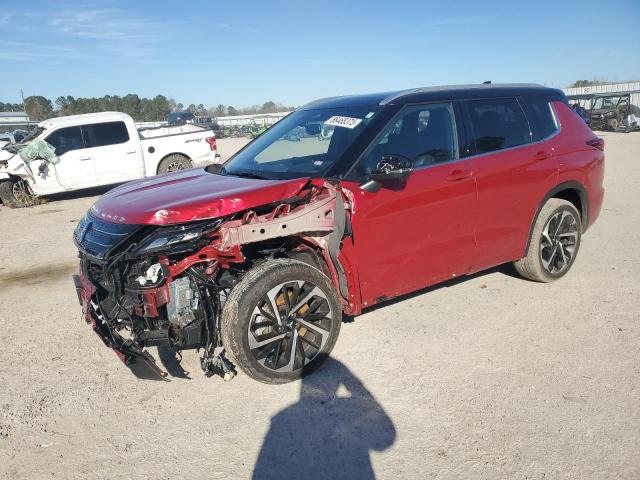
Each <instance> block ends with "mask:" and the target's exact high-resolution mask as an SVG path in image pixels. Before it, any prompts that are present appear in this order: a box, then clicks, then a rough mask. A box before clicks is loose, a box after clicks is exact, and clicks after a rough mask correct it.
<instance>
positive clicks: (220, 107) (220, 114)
mask: <svg viewBox="0 0 640 480" xmlns="http://www.w3.org/2000/svg"><path fill="white" fill-rule="evenodd" d="M226 111H227V109H226V107H225V106H224V105H222V104H219V105H218V106H217V107H216V109H215V115H216V117H224V114H225V113H226Z"/></svg>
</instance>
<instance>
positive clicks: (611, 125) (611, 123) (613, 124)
mask: <svg viewBox="0 0 640 480" xmlns="http://www.w3.org/2000/svg"><path fill="white" fill-rule="evenodd" d="M607 124H608V125H609V128H610V129H611V130H613V131H614V132H615V131H616V130H617V129H618V126H619V125H620V124H619V123H618V120H617V119H615V118H612V119H611V120H609V121H608V122H607Z"/></svg>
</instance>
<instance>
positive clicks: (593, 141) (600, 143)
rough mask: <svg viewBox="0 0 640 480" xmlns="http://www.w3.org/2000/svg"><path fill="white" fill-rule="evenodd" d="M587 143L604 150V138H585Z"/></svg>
mask: <svg viewBox="0 0 640 480" xmlns="http://www.w3.org/2000/svg"><path fill="white" fill-rule="evenodd" d="M587 145H589V146H590V147H593V148H597V149H598V150H602V151H603V152H604V138H601V137H594V138H592V139H591V140H587Z"/></svg>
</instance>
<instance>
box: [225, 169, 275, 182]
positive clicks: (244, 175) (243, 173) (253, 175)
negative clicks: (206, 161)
mask: <svg viewBox="0 0 640 480" xmlns="http://www.w3.org/2000/svg"><path fill="white" fill-rule="evenodd" d="M220 173H222V174H223V175H229V176H232V177H242V178H255V179H256V180H269V179H268V178H266V177H263V176H262V175H258V174H256V173H253V172H246V171H244V170H234V171H233V172H230V171H229V170H227V169H223V170H221V172H220Z"/></svg>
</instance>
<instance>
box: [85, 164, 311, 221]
mask: <svg viewBox="0 0 640 480" xmlns="http://www.w3.org/2000/svg"><path fill="white" fill-rule="evenodd" d="M308 180H309V179H308V178H298V179H295V180H256V179H251V178H240V177H232V176H223V175H215V174H211V173H208V172H206V171H205V170H204V169H192V170H185V171H182V172H176V173H170V174H167V175H160V176H157V177H152V178H146V179H144V180H137V181H134V182H130V183H126V184H124V185H122V186H120V187H117V188H115V189H113V190H111V191H109V192H107V193H105V194H104V195H103V196H102V197H100V198H99V199H98V201H97V202H96V203H95V204H94V205H93V206H92V207H91V209H92V210H93V212H94V214H96V215H98V216H99V217H100V218H104V219H105V220H108V221H112V222H118V223H128V224H151V225H170V224H174V223H183V222H189V221H192V220H204V219H207V218H216V217H222V216H225V215H230V214H232V213H236V212H239V211H242V210H246V209H248V208H254V207H257V206H260V205H264V204H267V203H272V202H277V201H278V200H284V199H287V198H291V197H293V196H295V195H296V194H297V193H298V192H300V190H301V189H302V188H303V187H304V185H305V184H306V183H307V181H308Z"/></svg>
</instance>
